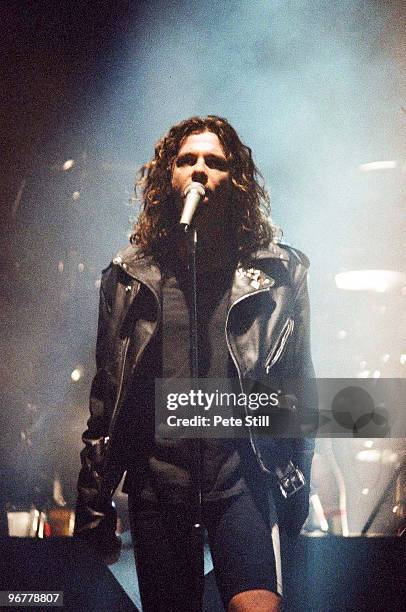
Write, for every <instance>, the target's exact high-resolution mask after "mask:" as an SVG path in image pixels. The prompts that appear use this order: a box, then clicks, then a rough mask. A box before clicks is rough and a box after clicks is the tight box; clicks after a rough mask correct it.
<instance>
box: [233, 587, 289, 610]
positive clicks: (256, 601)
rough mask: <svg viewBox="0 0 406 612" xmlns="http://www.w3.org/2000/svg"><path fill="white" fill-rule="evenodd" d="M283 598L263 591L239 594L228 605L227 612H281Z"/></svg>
mask: <svg viewBox="0 0 406 612" xmlns="http://www.w3.org/2000/svg"><path fill="white" fill-rule="evenodd" d="M280 604H281V598H280V597H279V595H276V593H272V592H271V591H265V590H263V589H260V590H259V589H258V590H253V591H243V592H242V593H237V595H234V597H233V598H232V599H231V601H230V603H229V604H228V608H227V612H279V610H280Z"/></svg>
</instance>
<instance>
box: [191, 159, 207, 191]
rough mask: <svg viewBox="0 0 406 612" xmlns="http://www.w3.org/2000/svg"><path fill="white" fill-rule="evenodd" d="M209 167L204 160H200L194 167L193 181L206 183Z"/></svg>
mask: <svg viewBox="0 0 406 612" xmlns="http://www.w3.org/2000/svg"><path fill="white" fill-rule="evenodd" d="M208 178H209V177H208V174H207V168H206V164H205V163H204V161H203V160H202V161H198V162H197V163H196V165H195V166H194V168H193V172H192V181H196V183H202V185H205V184H206V183H207V181H208Z"/></svg>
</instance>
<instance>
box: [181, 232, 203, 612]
mask: <svg viewBox="0 0 406 612" xmlns="http://www.w3.org/2000/svg"><path fill="white" fill-rule="evenodd" d="M185 231H186V237H187V243H188V264H189V272H190V277H191V288H192V296H191V297H192V300H191V310H190V363H191V378H192V381H193V382H194V381H196V380H197V378H198V377H199V345H198V328H197V325H198V320H197V297H198V294H197V270H196V248H197V231H196V230H195V229H193V230H192V231H191V232H190V233H189V232H187V228H185ZM193 451H194V452H193V459H194V466H193V467H194V471H192V500H193V501H192V503H193V507H192V511H193V524H192V533H191V538H192V550H194V552H195V554H194V556H193V564H194V593H193V596H194V600H193V602H192V607H191V610H193V612H201V611H202V609H203V594H204V539H203V534H204V530H203V522H202V467H203V460H202V458H203V444H202V440H201V438H196V439H195V440H194V448H193Z"/></svg>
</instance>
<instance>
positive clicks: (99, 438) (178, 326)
mask: <svg viewBox="0 0 406 612" xmlns="http://www.w3.org/2000/svg"><path fill="white" fill-rule="evenodd" d="M259 179H260V174H259V173H258V171H257V168H256V166H255V164H254V162H253V160H252V156H251V150H250V149H249V147H247V146H246V145H244V144H243V143H242V142H241V140H240V139H239V137H238V135H237V133H236V132H235V130H234V129H233V128H232V126H231V125H230V124H229V123H228V122H227V121H226V120H225V119H222V118H220V117H216V116H212V115H210V116H208V117H203V118H202V117H192V118H191V119H188V120H186V121H182V122H181V123H179V124H177V125H175V126H173V127H172V128H171V129H170V130H169V132H168V133H167V134H166V135H165V136H164V137H163V138H161V140H160V141H159V142H158V143H157V145H156V147H155V155H154V157H153V158H152V159H151V161H149V162H148V163H146V164H145V165H144V166H143V167H142V169H141V173H140V180H139V183H138V187H139V189H140V191H141V193H140V196H141V201H142V212H141V214H140V215H139V218H138V220H137V222H136V224H135V226H134V228H133V233H132V236H131V244H130V245H129V246H128V247H127V248H125V249H123V250H122V251H121V252H120V253H119V254H118V255H117V256H116V257H115V258H114V259H113V261H112V263H111V264H110V266H109V267H108V268H107V269H106V270H105V271H104V272H103V276H102V282H101V289H100V310H99V326H98V337H97V349H96V362H97V373H96V375H95V378H94V380H93V384H92V390H91V397H90V413H91V416H90V419H89V421H88V429H87V430H86V431H85V432H84V434H83V441H84V443H85V448H84V449H83V451H82V454H81V458H82V469H81V472H80V476H79V483H78V490H79V497H78V503H77V512H76V526H75V533H76V535H77V536H79V537H82V538H84V539H86V541H87V542H89V544H90V545H91V546H93V548H95V549H96V550H97V551H98V552H99V554H101V555H102V556H103V558H104V559H106V560H110V561H112V560H114V558H117V555H118V552H119V548H120V543H119V540H118V538H117V537H116V535H115V527H116V513H115V509H114V505H113V504H112V495H113V494H114V491H115V489H116V488H117V486H118V484H119V482H120V480H121V477H122V475H123V473H124V471H127V476H126V479H125V483H124V487H123V490H124V491H125V492H126V493H128V497H129V515H130V522H131V531H132V536H133V542H134V549H135V557H136V565H137V572H138V578H139V584H140V592H141V599H142V604H143V610H144V612H158V611H166V612H169V611H173V612H186V611H188V610H191V611H192V610H197V609H198V607H199V604H198V606H197V607H196V576H195V575H194V574H195V572H196V563H195V562H194V556H195V555H196V549H195V548H196V546H195V541H194V540H193V538H192V536H191V533H192V524H193V522H194V520H195V515H194V511H195V498H194V492H195V489H194V470H195V468H196V464H195V449H196V444H195V440H191V439H176V440H175V439H172V440H169V439H160V438H159V437H158V436H155V431H154V381H155V379H156V378H163V379H167V380H171V379H174V378H175V379H176V378H189V377H190V376H191V352H190V334H189V331H190V330H189V323H190V317H191V314H192V309H193V303H192V291H191V286H192V283H191V270H190V265H189V262H190V258H189V255H188V252H189V249H188V243H187V236H186V234H185V232H184V231H183V230H182V226H181V225H180V223H179V220H180V217H181V214H182V211H183V207H184V204H185V192H186V193H187V191H188V187H189V186H190V185H191V183H198V184H200V186H201V187H202V189H201V192H200V193H201V196H200V202H199V204H198V207H197V209H196V212H195V213H194V216H193V220H192V222H191V223H192V227H193V230H196V231H197V235H198V242H197V252H196V266H197V268H196V269H197V273H196V278H197V295H198V301H197V324H198V334H197V340H198V341H197V345H198V354H199V359H198V374H199V377H201V378H228V379H237V380H239V382H240V384H241V385H242V386H243V385H244V384H246V383H247V381H261V384H263V383H264V382H265V383H266V384H269V385H270V388H273V389H278V390H279V391H280V390H281V389H282V390H283V389H285V387H286V384H285V383H286V381H287V380H288V379H295V380H296V381H300V384H299V385H297V387H298V388H299V391H298V393H297V397H296V400H297V401H296V404H297V405H296V410H297V412H298V414H299V415H300V416H301V418H303V419H304V420H306V419H308V418H310V420H311V419H312V418H313V417H314V416H315V414H316V412H317V408H316V405H315V402H314V401H313V400H314V394H313V393H312V392H311V391H309V389H311V379H312V377H314V372H313V366H312V362H311V357H310V330H309V303H308V294H307V284H306V277H307V268H308V261H307V259H306V257H305V256H304V255H303V254H302V253H300V252H299V251H297V250H295V249H293V248H291V247H288V246H286V245H283V246H282V245H281V244H277V243H276V241H275V240H274V232H273V227H272V225H271V224H270V223H269V221H268V219H267V217H269V212H270V211H269V208H270V207H269V198H268V195H267V193H266V191H265V189H264V188H263V186H262V185H261V183H260V181H259ZM199 189H200V188H199ZM200 452H201V465H200V468H201V490H202V496H201V501H202V506H201V510H202V522H203V526H204V528H205V529H206V530H207V536H208V540H209V544H210V550H211V555H212V559H213V565H214V571H215V576H216V581H217V586H218V589H219V592H220V595H221V598H222V600H223V603H224V607H225V609H226V610H228V611H230V612H231V611H241V612H245V611H252V612H253V611H255V612H261V611H267V612H270V611H273V610H278V609H279V607H280V601H281V594H282V584H281V572H280V565H281V564H280V552H279V529H282V530H285V531H286V532H287V533H288V534H290V535H297V534H298V533H299V532H300V529H301V527H302V525H303V523H304V521H305V519H306V516H307V513H308V499H309V481H310V467H311V461H312V455H313V442H312V440H311V439H304V438H303V439H302V438H289V439H286V438H285V439H277V438H268V439H266V438H261V440H259V439H257V438H256V437H255V436H254V435H252V432H249V435H248V434H247V436H246V438H243V439H238V440H237V439H235V440H233V439H228V440H225V439H209V438H207V439H204V440H203V441H202V442H201V445H200ZM286 466H288V471H289V470H290V474H291V475H292V474H293V481H294V482H296V484H297V482H299V485H303V481H304V482H305V484H304V485H303V486H301V487H300V486H297V487H295V486H294V487H293V488H294V489H295V488H298V489H299V490H297V491H296V492H295V493H294V494H293V495H291V496H288V497H287V498H286V497H285V496H284V495H282V492H281V487H280V486H279V484H280V483H279V482H278V476H277V475H279V477H280V476H281V470H282V472H284V470H285V468H286ZM302 475H303V476H304V478H302ZM285 493H286V492H285ZM290 493H291V491H289V492H288V495H289V494H290ZM201 597H202V593H197V599H198V600H199V598H200V600H201ZM189 602H190V603H189Z"/></svg>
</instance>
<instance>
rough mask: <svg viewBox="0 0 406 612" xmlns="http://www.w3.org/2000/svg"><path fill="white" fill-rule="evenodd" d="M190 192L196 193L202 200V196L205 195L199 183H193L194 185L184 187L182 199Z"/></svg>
mask: <svg viewBox="0 0 406 612" xmlns="http://www.w3.org/2000/svg"><path fill="white" fill-rule="evenodd" d="M191 191H196V192H197V193H198V194H199V195H200V196H201V197H202V198H204V196H205V195H206V191H205V188H204V187H203V185H202V184H201V183H196V182H194V183H190V184H189V185H188V186H187V187H186V189H185V191H184V193H183V195H184V197H185V198H186V196H187V195H188V194H189V193H190V192H191Z"/></svg>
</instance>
